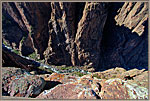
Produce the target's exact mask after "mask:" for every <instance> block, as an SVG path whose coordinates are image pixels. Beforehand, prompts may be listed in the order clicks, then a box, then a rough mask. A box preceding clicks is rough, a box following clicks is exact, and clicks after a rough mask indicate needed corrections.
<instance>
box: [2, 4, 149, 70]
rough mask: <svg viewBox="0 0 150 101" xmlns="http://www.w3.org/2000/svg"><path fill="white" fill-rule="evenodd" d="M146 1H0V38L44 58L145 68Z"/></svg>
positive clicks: (62, 62)
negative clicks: (0, 13)
mask: <svg viewBox="0 0 150 101" xmlns="http://www.w3.org/2000/svg"><path fill="white" fill-rule="evenodd" d="M147 5H148V3H146V2H144V3H140V2H126V3H123V2H122V3H116V2H113V3H107V2H98V3H96V2H92V3H89V2H86V3H82V2H80V3H79V2H78V3H76V2H70V3H69V2H53V3H50V2H45V3H36V2H34V3H32V2H30V3H29V2H26V3H25V2H22V3H19V2H18V3H11V2H10V3H3V5H2V6H3V7H2V8H3V41H4V42H6V43H10V45H11V46H12V47H13V48H15V49H18V48H19V49H20V50H21V53H22V55H29V54H31V53H33V52H35V54H36V55H37V57H39V56H38V54H39V55H40V58H41V59H44V60H45V62H47V63H48V64H54V65H74V66H76V65H78V66H85V67H86V68H91V67H94V69H97V70H105V69H108V68H112V67H116V66H121V67H123V68H126V69H131V68H135V67H136V68H139V69H141V68H146V69H147V67H148V18H147V17H148V16H147V15H148V7H147ZM123 19H124V20H123ZM118 24H119V26H118ZM11 26H13V27H11ZM16 33H17V34H16Z"/></svg>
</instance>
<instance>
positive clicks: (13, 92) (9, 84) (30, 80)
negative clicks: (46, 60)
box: [2, 67, 45, 97]
mask: <svg viewBox="0 0 150 101" xmlns="http://www.w3.org/2000/svg"><path fill="white" fill-rule="evenodd" d="M2 72H3V74H2V89H3V92H7V94H8V95H9V96H16V97H35V96H37V95H38V94H40V93H41V91H42V90H43V88H44V86H45V81H44V80H43V79H42V78H40V77H38V76H34V75H30V74H29V73H28V72H25V70H21V69H16V68H12V67H11V68H3V69H2Z"/></svg>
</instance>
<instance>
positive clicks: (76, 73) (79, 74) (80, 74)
mask: <svg viewBox="0 0 150 101" xmlns="http://www.w3.org/2000/svg"><path fill="white" fill-rule="evenodd" d="M73 74H75V75H78V76H79V77H81V76H83V75H85V74H83V73H80V72H74V73H73Z"/></svg>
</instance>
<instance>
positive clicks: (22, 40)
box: [20, 36, 25, 44]
mask: <svg viewBox="0 0 150 101" xmlns="http://www.w3.org/2000/svg"><path fill="white" fill-rule="evenodd" d="M24 40H25V37H24V36H23V37H22V39H21V41H20V43H21V44H23V42H24Z"/></svg>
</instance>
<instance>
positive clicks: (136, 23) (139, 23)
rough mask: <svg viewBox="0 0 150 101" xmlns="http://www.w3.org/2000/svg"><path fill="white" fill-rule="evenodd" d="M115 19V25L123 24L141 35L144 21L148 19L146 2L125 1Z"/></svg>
mask: <svg viewBox="0 0 150 101" xmlns="http://www.w3.org/2000/svg"><path fill="white" fill-rule="evenodd" d="M118 12H119V14H118V15H116V17H115V20H116V22H117V25H119V26H121V25H124V26H126V27H128V28H129V29H131V30H132V32H136V33H138V35H139V36H141V35H142V34H143V32H144V28H145V26H144V22H145V21H146V20H147V19H148V2H137V3H133V2H126V3H124V5H123V7H122V8H121V9H119V10H118Z"/></svg>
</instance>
